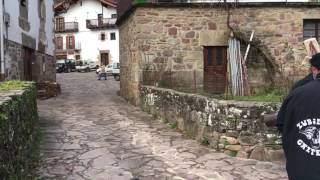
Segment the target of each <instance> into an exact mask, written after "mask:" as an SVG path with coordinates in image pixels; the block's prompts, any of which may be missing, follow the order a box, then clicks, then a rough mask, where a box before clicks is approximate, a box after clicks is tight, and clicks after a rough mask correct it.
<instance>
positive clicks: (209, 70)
mask: <svg viewBox="0 0 320 180" xmlns="http://www.w3.org/2000/svg"><path fill="white" fill-rule="evenodd" d="M203 54H204V90H205V91H207V92H210V93H217V94H221V93H224V92H225V88H226V83H227V47H225V46H208V47H204V51H203Z"/></svg>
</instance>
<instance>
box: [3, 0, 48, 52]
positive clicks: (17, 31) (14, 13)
mask: <svg viewBox="0 0 320 180" xmlns="http://www.w3.org/2000/svg"><path fill="white" fill-rule="evenodd" d="M4 2H5V5H4V6H5V11H6V12H7V13H9V14H10V25H9V28H8V40H11V41H14V42H16V43H18V44H21V43H22V38H21V33H22V32H23V33H25V34H27V35H28V36H30V37H32V38H34V39H35V40H36V44H37V45H38V42H39V28H40V19H39V11H38V0H29V1H28V7H29V9H28V21H29V23H30V31H28V32H27V31H23V30H22V29H21V28H20V26H19V15H20V11H19V2H20V1H18V0H5V1H4ZM45 5H46V25H45V27H46V38H47V40H46V45H47V47H46V54H48V55H51V56H53V55H54V44H53V42H52V39H53V37H54V32H53V28H54V22H53V18H54V12H53V8H52V7H53V0H45ZM35 50H38V47H37V48H36V49H35Z"/></svg>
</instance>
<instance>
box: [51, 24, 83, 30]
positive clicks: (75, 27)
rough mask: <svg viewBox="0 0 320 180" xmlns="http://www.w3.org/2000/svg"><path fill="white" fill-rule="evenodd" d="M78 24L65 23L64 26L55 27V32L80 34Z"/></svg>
mask: <svg viewBox="0 0 320 180" xmlns="http://www.w3.org/2000/svg"><path fill="white" fill-rule="evenodd" d="M78 31H79V25H78V22H65V23H64V26H63V27H62V26H57V24H56V26H55V32H78Z"/></svg>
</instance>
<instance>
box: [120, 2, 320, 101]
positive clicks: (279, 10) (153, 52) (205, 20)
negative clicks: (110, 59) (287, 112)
mask: <svg viewBox="0 0 320 180" xmlns="http://www.w3.org/2000/svg"><path fill="white" fill-rule="evenodd" d="M126 3H128V2H126ZM118 10H119V11H121V12H118V14H120V17H119V19H118V22H117V24H118V26H119V31H120V62H121V84H120V86H121V95H122V96H123V97H125V98H126V99H128V100H130V101H131V102H132V103H134V104H138V103H139V86H140V85H161V86H163V87H178V88H179V87H181V89H183V88H184V87H196V88H199V87H200V88H202V87H204V86H205V80H204V79H205V78H204V77H205V76H206V71H205V66H206V63H208V62H206V58H207V60H208V56H207V55H206V54H207V52H208V51H210V52H215V53H213V54H211V55H210V56H214V57H213V58H212V57H211V60H213V61H216V62H217V63H218V57H220V59H221V57H225V56H226V55H225V54H226V53H227V51H225V50H223V49H224V48H228V40H229V39H230V34H231V32H233V34H234V36H235V37H236V38H237V39H239V40H240V41H241V44H242V48H243V51H245V48H246V46H247V44H248V41H249V39H250V34H251V32H252V31H255V35H254V38H253V41H252V43H251V44H252V48H251V50H250V53H249V56H248V60H247V67H248V78H249V83H250V87H251V90H252V92H254V93H259V92H261V91H264V90H265V89H269V88H272V87H274V86H288V87H289V86H290V85H291V83H293V82H294V81H296V80H297V79H298V78H300V77H302V76H304V75H306V74H307V73H308V62H307V61H306V58H305V57H306V50H305V47H304V45H303V40H304V39H305V38H309V37H317V38H319V35H318V33H319V32H318V31H317V30H316V29H317V27H318V24H319V22H320V11H319V10H320V5H319V4H313V3H312V4H311V3H275V2H273V3H238V4H237V5H236V6H233V5H232V4H229V5H227V6H225V5H222V4H208V3H206V4H205V3H203V4H201V3H200V4H199V3H192V4H188V3H179V4H174V3H164V4H161V3H160V4H153V3H140V4H139V3H138V4H134V5H132V6H126V7H125V8H123V7H121V2H120V4H119V5H118ZM221 49H222V50H221ZM243 54H244V52H243ZM222 61H226V58H222ZM221 74H222V75H223V76H224V77H226V72H225V71H223V73H221ZM209 75H210V74H209ZM213 76H214V74H213Z"/></svg>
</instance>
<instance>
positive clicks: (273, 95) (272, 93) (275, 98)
mask: <svg viewBox="0 0 320 180" xmlns="http://www.w3.org/2000/svg"><path fill="white" fill-rule="evenodd" d="M284 95H285V93H284V92H283V91H281V90H278V89H273V90H269V91H267V92H265V93H261V94H257V95H253V96H235V97H233V99H234V100H238V101H260V102H281V101H282V99H283V97H284Z"/></svg>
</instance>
